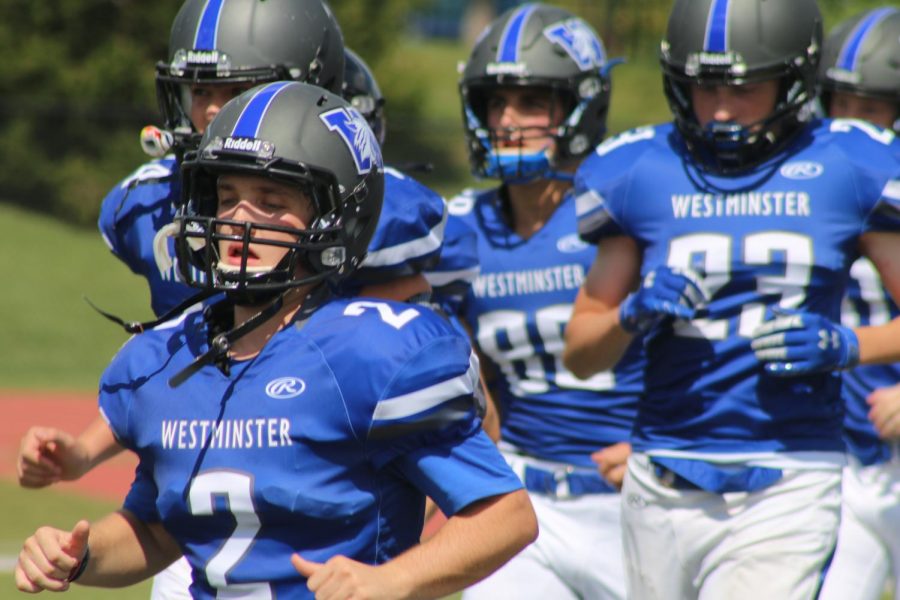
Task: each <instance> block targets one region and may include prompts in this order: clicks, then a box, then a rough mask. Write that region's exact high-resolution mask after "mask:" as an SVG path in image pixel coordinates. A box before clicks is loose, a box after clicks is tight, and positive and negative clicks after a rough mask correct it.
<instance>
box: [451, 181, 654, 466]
mask: <svg viewBox="0 0 900 600" xmlns="http://www.w3.org/2000/svg"><path fill="white" fill-rule="evenodd" d="M449 208H450V211H451V213H452V214H453V215H454V216H455V217H458V218H460V219H462V220H463V221H464V222H465V223H466V224H467V225H468V226H469V227H470V228H471V229H472V230H473V231H475V232H476V234H477V236H478V258H479V261H480V264H481V270H480V273H479V275H478V277H477V278H476V280H475V282H474V284H473V285H472V287H471V290H470V292H469V294H468V295H467V297H466V299H465V303H464V306H463V309H462V316H463V318H464V319H465V320H466V322H467V323H468V324H469V325H470V326H471V328H472V330H473V335H474V336H475V339H476V340H477V342H478V346H479V348H480V349H481V351H482V352H483V353H484V355H485V356H487V357H488V358H489V359H490V360H491V361H492V362H493V363H494V364H495V365H496V367H498V370H499V372H498V379H499V381H498V382H497V385H496V390H495V396H496V400H497V402H498V405H499V406H498V408H499V410H500V419H501V421H500V422H501V437H502V438H503V440H505V441H506V442H509V443H511V444H513V445H514V446H516V447H517V448H518V449H520V450H521V451H523V452H526V453H528V454H530V455H532V456H536V457H539V458H542V459H545V460H551V461H556V462H564V463H569V464H573V465H578V466H583V467H589V468H592V469H594V468H596V465H594V463H593V462H591V459H590V454H591V453H592V452H594V451H596V450H598V449H600V448H602V447H604V446H608V445H610V444H613V443H616V442H621V441H625V440H627V439H628V435H629V432H630V430H631V426H632V422H633V420H634V416H635V411H636V406H637V398H638V396H639V395H640V393H641V390H642V383H641V379H642V364H641V356H640V345H639V343H638V342H636V343H635V344H634V345H633V347H632V348H631V349H630V350H629V353H628V354H627V356H626V358H625V359H624V360H623V361H622V362H621V363H620V364H619V365H618V366H617V367H616V368H615V369H614V370H613V371H608V372H603V373H599V374H597V375H595V376H593V377H591V378H590V379H587V380H581V379H578V378H576V377H575V376H574V375H573V374H572V373H570V372H569V371H568V370H566V369H565V367H564V366H563V364H562V351H563V345H564V344H563V331H564V330H565V326H566V324H567V323H568V321H569V318H570V317H571V315H572V308H573V303H574V301H575V296H576V295H577V293H578V290H579V288H580V287H581V284H582V282H583V281H584V277H585V273H586V271H587V269H588V268H589V266H590V264H591V261H592V260H593V258H594V257H595V256H596V252H595V251H594V248H592V247H590V246H589V245H588V244H585V243H584V242H582V241H581V240H580V239H579V238H578V234H577V233H576V219H575V200H574V197H573V196H571V195H568V196H566V198H565V200H564V201H563V202H562V204H561V205H560V206H559V207H558V208H557V210H556V211H555V212H554V214H553V216H552V217H551V218H550V220H549V221H548V222H547V223H546V224H545V225H544V226H543V227H542V228H541V230H540V231H538V232H537V233H535V234H534V235H533V236H531V237H530V238H529V239H527V240H525V239H522V238H520V237H519V236H518V235H517V234H516V233H515V232H514V231H513V230H512V229H511V228H510V226H509V225H508V224H507V222H506V219H505V217H504V215H503V211H502V208H501V201H500V197H499V192H498V190H496V189H493V190H483V191H467V192H464V193H463V194H461V195H460V196H457V197H456V198H454V199H453V200H451V201H450V204H449Z"/></svg>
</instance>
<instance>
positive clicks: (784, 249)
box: [667, 231, 813, 340]
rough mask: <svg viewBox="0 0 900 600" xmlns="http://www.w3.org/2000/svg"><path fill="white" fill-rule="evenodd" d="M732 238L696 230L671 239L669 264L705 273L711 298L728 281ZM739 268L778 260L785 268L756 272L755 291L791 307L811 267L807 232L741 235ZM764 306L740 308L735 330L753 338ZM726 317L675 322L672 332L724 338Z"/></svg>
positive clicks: (798, 300) (802, 292) (806, 283)
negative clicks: (774, 272)
mask: <svg viewBox="0 0 900 600" xmlns="http://www.w3.org/2000/svg"><path fill="white" fill-rule="evenodd" d="M733 246H734V240H733V238H732V237H731V236H729V235H721V234H712V233H697V234H691V235H685V236H682V237H678V238H675V239H673V240H672V241H671V243H670V244H669V259H668V261H667V263H668V265H669V266H670V267H677V268H680V269H694V270H699V271H701V272H703V273H705V274H706V275H705V277H704V279H703V282H704V284H705V285H706V288H707V290H708V291H709V294H710V296H711V297H712V296H715V294H716V292H718V291H719V290H721V289H722V288H723V287H725V285H726V284H728V282H729V281H731V269H732V260H733V253H734V252H735V249H734V247H733ZM741 252H742V254H741V258H742V263H741V264H740V265H739V266H740V268H745V269H749V270H752V269H754V268H756V267H762V266H766V265H771V264H772V263H774V262H776V260H777V262H779V263H783V264H784V265H785V268H784V272H783V273H778V274H761V275H759V276H758V277H757V278H756V291H757V293H758V294H760V295H763V296H771V295H778V296H780V297H781V298H780V299H779V301H778V305H779V306H781V307H782V308H796V307H798V306H800V304H802V303H803V300H804V299H805V298H806V290H807V288H808V287H809V282H810V276H811V274H812V266H813V244H812V239H811V238H810V237H809V236H806V235H801V234H798V233H791V232H786V231H764V232H761V233H754V234H751V235H748V236H747V237H745V238H744V240H743V244H742V250H741ZM765 314H766V307H765V305H764V304H762V303H758V302H751V303H748V304H745V305H744V306H743V307H742V308H741V315H740V318H739V319H738V326H737V329H738V331H737V334H738V335H740V336H743V337H752V336H753V331H754V330H755V329H756V328H757V327H758V326H759V325H760V324H762V322H763V320H764V319H765ZM728 328H729V324H728V320H727V319H694V320H693V321H681V322H679V323H677V324H676V327H675V332H676V334H678V335H681V336H684V337H695V338H704V339H709V340H724V339H725V338H727V337H728V336H729V334H730V332H729V331H728Z"/></svg>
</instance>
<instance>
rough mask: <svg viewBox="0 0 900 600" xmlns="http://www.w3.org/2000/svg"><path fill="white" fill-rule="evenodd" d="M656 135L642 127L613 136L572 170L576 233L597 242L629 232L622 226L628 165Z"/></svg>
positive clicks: (650, 129) (650, 128)
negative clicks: (575, 169) (573, 171)
mask: <svg viewBox="0 0 900 600" xmlns="http://www.w3.org/2000/svg"><path fill="white" fill-rule="evenodd" d="M656 135H657V132H656V128H654V127H641V128H638V129H634V130H631V131H626V132H624V133H621V134H619V135H617V136H615V137H612V138H610V139H608V140H606V141H605V142H603V143H602V144H600V146H598V147H597V149H596V150H594V152H593V153H592V154H591V155H590V156H588V157H587V158H586V159H585V160H584V162H582V163H581V166H580V167H579V168H578V171H577V172H576V173H575V190H574V193H575V213H576V216H577V219H578V235H579V236H581V239H583V240H584V241H585V242H588V243H590V244H596V243H597V242H599V241H600V240H601V239H603V238H605V237H612V236H617V235H623V234H624V235H628V233H629V232H628V230H627V227H626V226H625V214H624V212H625V204H624V200H625V198H626V197H627V195H628V194H627V191H628V183H629V179H628V178H629V173H630V172H631V169H630V168H629V167H630V166H631V165H632V164H633V163H634V162H636V161H637V160H638V158H639V157H640V156H641V154H642V153H643V152H644V150H645V148H646V147H647V144H648V142H650V141H652V140H653V139H654V138H655V137H656Z"/></svg>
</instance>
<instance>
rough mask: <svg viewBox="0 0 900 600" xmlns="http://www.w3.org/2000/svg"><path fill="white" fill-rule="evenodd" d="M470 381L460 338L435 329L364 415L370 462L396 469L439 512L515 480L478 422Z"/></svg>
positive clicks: (509, 487) (471, 371) (469, 356)
mask: <svg viewBox="0 0 900 600" xmlns="http://www.w3.org/2000/svg"><path fill="white" fill-rule="evenodd" d="M478 385H479V380H478V361H477V359H476V358H475V355H474V354H473V353H472V351H471V349H470V347H469V344H468V342H467V341H466V339H465V338H464V337H463V336H461V335H451V336H445V337H441V338H439V339H436V340H433V341H432V342H431V343H430V344H428V346H427V347H424V348H422V349H421V351H420V352H418V353H416V354H415V356H414V357H413V358H412V359H410V360H409V361H408V362H406V364H404V365H403V367H402V368H401V369H400V371H399V372H398V373H396V375H395V376H394V377H393V378H392V379H391V381H390V384H389V385H388V386H387V387H386V388H385V390H384V393H383V394H382V395H381V398H380V399H379V401H378V402H377V404H376V405H375V409H374V411H373V415H372V423H371V427H370V430H369V440H370V444H371V449H372V461H373V463H374V464H375V465H376V467H385V466H388V465H389V466H390V467H391V468H393V469H395V470H397V471H399V472H400V473H401V474H402V475H403V476H404V477H405V478H406V479H407V480H409V481H410V482H411V483H412V484H413V485H414V486H416V487H417V488H418V489H419V490H420V491H422V492H423V493H425V494H426V495H428V496H429V497H431V498H432V499H434V501H435V502H436V503H437V504H438V506H439V507H440V508H441V510H442V511H444V513H445V514H447V515H452V514H455V513H456V512H458V511H459V510H461V509H463V508H465V507H466V506H468V505H469V504H471V503H472V502H475V501H476V500H480V499H482V498H487V497H489V496H495V495H498V494H504V493H508V492H511V491H513V490H516V489H519V488H521V483H520V482H519V480H518V478H517V477H516V476H515V475H514V474H513V473H512V471H511V470H510V469H509V467H508V466H507V464H506V462H505V461H504V460H503V457H502V456H501V455H500V453H499V452H498V450H497V448H496V446H494V444H493V443H492V442H491V441H490V440H489V439H488V438H487V436H486V435H485V434H484V433H483V431H482V430H481V420H480V418H479V417H478V412H479V411H478V405H477V400H476V399H475V391H476V389H477V386H478Z"/></svg>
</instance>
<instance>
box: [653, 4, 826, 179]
mask: <svg viewBox="0 0 900 600" xmlns="http://www.w3.org/2000/svg"><path fill="white" fill-rule="evenodd" d="M821 45H822V17H821V14H820V13H819V7H818V5H817V4H816V0H791V1H790V2H785V1H781V0H676V1H675V5H674V7H673V8H672V12H671V14H670V15H669V23H668V30H667V32H666V37H665V39H664V40H663V41H662V43H661V45H660V62H661V64H662V71H663V88H664V91H665V94H666V99H667V100H668V102H669V107H670V108H671V110H672V113H673V115H674V117H675V125H676V126H677V128H678V130H679V131H680V132H681V134H682V135H683V136H684V139H685V141H686V143H687V146H688V148H689V150H690V152H691V154H692V155H693V156H694V158H695V159H696V160H697V161H698V163H699V165H700V166H701V167H705V168H708V169H709V170H712V171H716V172H729V171H741V170H744V169H748V168H751V167H753V166H754V165H756V164H759V163H760V162H763V161H765V160H766V159H767V158H768V157H769V156H771V155H772V154H773V153H774V152H776V151H777V149H779V148H780V147H781V145H782V143H783V142H784V141H785V140H787V139H788V138H789V137H790V136H791V135H792V134H793V133H794V132H795V131H796V130H797V129H798V123H799V122H800V119H801V117H800V115H801V109H802V108H803V107H804V105H805V104H806V103H807V102H808V101H809V100H811V99H812V98H814V97H815V91H816V86H815V84H816V68H817V66H818V61H819V56H820V50H821ZM773 79H775V80H778V81H779V84H780V87H779V93H778V99H777V100H776V106H775V109H774V110H773V111H772V113H771V114H770V115H769V116H768V117H766V118H765V119H763V120H762V121H760V122H758V123H754V124H752V125H749V126H741V125H739V124H737V123H721V122H714V123H710V124H708V125H707V126H706V127H702V126H701V125H700V123H699V122H698V121H697V117H696V115H695V114H694V108H693V106H692V101H691V91H690V86H691V85H692V84H696V85H741V84H746V83H756V82H760V81H766V80H773Z"/></svg>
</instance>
